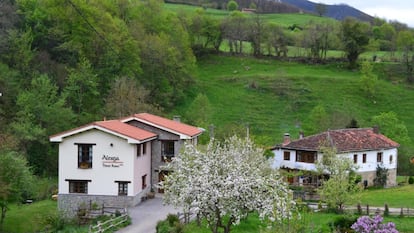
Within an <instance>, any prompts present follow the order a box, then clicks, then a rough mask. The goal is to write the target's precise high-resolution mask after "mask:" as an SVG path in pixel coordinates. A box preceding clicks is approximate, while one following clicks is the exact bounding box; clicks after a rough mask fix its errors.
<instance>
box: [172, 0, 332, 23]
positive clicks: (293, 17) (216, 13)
mask: <svg viewBox="0 0 414 233" xmlns="http://www.w3.org/2000/svg"><path fill="white" fill-rule="evenodd" d="M164 9H166V10H170V11H172V12H176V13H186V14H192V13H196V11H197V10H200V9H204V14H205V15H209V16H211V17H214V18H218V19H223V18H226V17H228V16H229V15H230V14H231V12H229V11H226V10H217V9H212V8H202V7H199V6H192V5H185V4H173V3H166V4H164ZM245 15H246V17H257V16H259V17H260V18H261V19H262V20H263V21H265V22H272V23H276V24H279V25H281V26H282V27H286V28H287V27H289V26H292V25H298V26H300V27H305V26H306V25H307V24H309V23H310V22H317V23H320V22H332V23H336V22H338V21H336V20H334V19H331V18H327V17H319V16H316V15H311V14H299V13H295V14H286V13H284V14H249V13H246V14H245Z"/></svg>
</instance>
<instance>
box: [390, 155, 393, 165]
mask: <svg viewBox="0 0 414 233" xmlns="http://www.w3.org/2000/svg"><path fill="white" fill-rule="evenodd" d="M392 160H393V157H392V155H390V164H392Z"/></svg>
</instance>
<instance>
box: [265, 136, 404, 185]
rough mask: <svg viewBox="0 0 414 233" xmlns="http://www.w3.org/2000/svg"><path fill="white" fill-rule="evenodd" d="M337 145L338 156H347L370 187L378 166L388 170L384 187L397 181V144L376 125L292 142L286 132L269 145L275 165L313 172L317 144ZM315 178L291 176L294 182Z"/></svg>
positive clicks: (303, 182) (320, 154)
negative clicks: (380, 131) (273, 144)
mask: <svg viewBox="0 0 414 233" xmlns="http://www.w3.org/2000/svg"><path fill="white" fill-rule="evenodd" d="M325 142H329V144H330V145H331V146H333V147H335V148H336V151H337V154H338V155H343V156H344V157H348V158H349V159H350V160H351V161H353V162H354V163H355V165H356V167H357V170H356V172H357V173H358V174H359V175H361V177H362V181H363V182H364V184H365V185H367V186H371V185H373V183H374V179H375V178H376V170H377V166H380V167H382V168H386V169H388V178H387V186H395V185H396V184H397V181H396V179H397V156H398V147H399V145H398V143H396V142H394V141H392V140H391V139H389V138H387V137H385V136H384V135H382V134H380V133H379V132H378V128H350V129H338V130H328V131H326V132H323V133H320V134H316V135H312V136H308V137H303V135H301V136H300V137H299V139H297V140H294V141H291V140H290V136H289V134H285V138H284V141H283V143H282V144H280V145H277V146H275V147H274V148H272V151H273V153H274V155H275V157H274V161H273V167H274V168H282V169H286V170H288V171H316V166H315V163H316V161H318V160H321V159H322V156H323V154H322V153H321V152H320V147H321V145H322V144H323V143H325ZM317 179H318V177H317V176H314V175H312V173H311V172H309V173H308V175H304V174H302V175H300V176H297V177H290V178H288V181H289V182H290V183H294V184H306V183H308V184H316V183H317V182H318V181H317Z"/></svg>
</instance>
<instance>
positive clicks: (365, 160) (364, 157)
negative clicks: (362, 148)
mask: <svg viewBox="0 0 414 233" xmlns="http://www.w3.org/2000/svg"><path fill="white" fill-rule="evenodd" d="M362 163H367V154H362Z"/></svg>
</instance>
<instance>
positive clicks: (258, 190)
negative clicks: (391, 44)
mask: <svg viewBox="0 0 414 233" xmlns="http://www.w3.org/2000/svg"><path fill="white" fill-rule="evenodd" d="M164 169H167V170H171V171H173V172H171V173H170V175H168V176H167V177H166V180H165V181H164V182H162V183H161V185H162V186H163V188H164V189H165V194H164V201H165V203H167V204H172V205H175V206H177V207H183V208H184V210H185V211H190V210H191V211H192V212H194V213H195V214H197V215H199V216H201V217H203V218H205V219H206V220H207V222H208V224H209V227H210V229H211V230H212V232H218V229H219V228H221V229H223V231H224V232H230V228H231V225H232V224H238V223H239V222H240V220H241V219H242V218H245V217H247V215H248V214H249V213H251V212H253V211H256V212H257V213H258V214H259V216H260V218H261V219H263V220H264V219H268V220H271V221H281V220H283V219H284V218H288V217H290V216H291V207H292V206H293V205H294V202H293V201H292V194H291V191H290V190H289V189H288V187H287V185H286V183H285V182H283V180H282V178H281V176H280V175H279V173H278V172H277V171H276V170H272V169H271V167H270V161H268V160H267V159H266V158H265V157H264V155H263V150H262V149H260V148H257V147H255V146H254V145H253V143H252V142H251V141H250V139H248V138H247V139H240V138H237V137H235V136H234V137H231V138H229V139H227V140H226V141H224V143H218V142H216V141H211V142H210V143H209V145H208V146H207V149H206V150H205V151H200V150H198V149H197V148H196V147H195V146H193V145H192V144H186V145H185V149H184V151H183V152H182V153H180V155H178V156H177V157H176V158H174V159H173V161H172V162H171V163H169V164H168V165H167V166H166V167H165V168H164ZM225 216H226V217H225Z"/></svg>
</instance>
